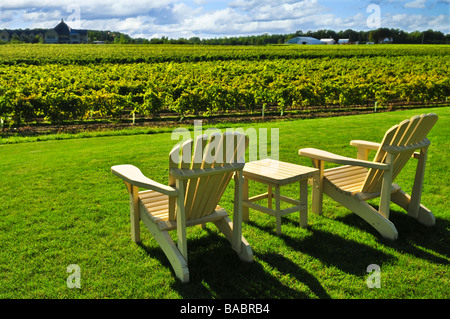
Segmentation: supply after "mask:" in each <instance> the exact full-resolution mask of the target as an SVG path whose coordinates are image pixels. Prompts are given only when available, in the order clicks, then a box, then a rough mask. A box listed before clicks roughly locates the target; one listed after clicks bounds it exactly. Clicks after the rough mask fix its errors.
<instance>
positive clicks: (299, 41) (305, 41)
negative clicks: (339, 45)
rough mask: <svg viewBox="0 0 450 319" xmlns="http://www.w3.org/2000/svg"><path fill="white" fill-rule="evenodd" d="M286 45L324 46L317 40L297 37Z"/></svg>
mask: <svg viewBox="0 0 450 319" xmlns="http://www.w3.org/2000/svg"><path fill="white" fill-rule="evenodd" d="M286 44H323V43H322V42H321V41H320V40H318V39H316V38H311V37H295V38H292V39H290V40H289V41H287V42H286Z"/></svg>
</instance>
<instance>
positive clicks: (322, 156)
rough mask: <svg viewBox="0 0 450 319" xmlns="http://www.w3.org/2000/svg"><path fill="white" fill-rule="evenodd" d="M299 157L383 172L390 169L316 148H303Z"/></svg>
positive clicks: (383, 165) (381, 164) (387, 165)
mask: <svg viewBox="0 0 450 319" xmlns="http://www.w3.org/2000/svg"><path fill="white" fill-rule="evenodd" d="M298 155H300V156H305V157H309V158H311V159H316V160H321V161H326V162H330V163H335V164H342V165H353V166H361V167H367V168H374V169H382V170H387V169H389V168H390V165H389V164H384V163H377V162H369V161H363V160H359V159H354V158H350V157H345V156H341V155H336V154H333V153H330V152H326V151H322V150H318V149H315V148H302V149H300V150H299V151H298Z"/></svg>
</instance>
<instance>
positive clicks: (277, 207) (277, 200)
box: [275, 185, 281, 234]
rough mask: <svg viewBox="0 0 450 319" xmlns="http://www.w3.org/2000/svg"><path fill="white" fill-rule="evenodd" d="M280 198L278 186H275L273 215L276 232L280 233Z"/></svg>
mask: <svg viewBox="0 0 450 319" xmlns="http://www.w3.org/2000/svg"><path fill="white" fill-rule="evenodd" d="M280 202H281V199H280V186H279V185H277V186H275V217H276V221H277V234H281V203H280Z"/></svg>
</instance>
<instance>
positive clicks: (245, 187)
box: [234, 174, 250, 222]
mask: <svg viewBox="0 0 450 319" xmlns="http://www.w3.org/2000/svg"><path fill="white" fill-rule="evenodd" d="M234 178H235V181H236V174H235V175H234ZM242 198H243V201H245V202H248V179H247V178H244V183H243V187H242ZM242 220H243V221H244V222H248V221H249V220H250V216H249V208H248V207H247V206H244V207H242Z"/></svg>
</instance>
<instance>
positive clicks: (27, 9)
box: [0, 0, 450, 38]
mask: <svg viewBox="0 0 450 319" xmlns="http://www.w3.org/2000/svg"><path fill="white" fill-rule="evenodd" d="M449 16H450V0H406V1H403V0H372V1H370V0H362V1H340V0H337V1H331V0H301V1H297V0H277V1H273V0H213V1H208V0H151V1H149V0H127V1H125V0H114V1H112V0H38V1H36V0H0V29H3V28H9V29H13V28H22V29H25V28H30V29H32V28H52V27H54V26H55V25H56V24H57V23H59V21H61V19H64V20H65V21H66V22H67V23H68V24H69V25H70V26H71V27H73V28H83V29H93V30H113V31H120V32H124V33H127V34H129V35H131V36H133V37H144V38H153V37H161V36H167V37H169V38H180V37H185V38H189V37H193V36H198V37H201V38H216V37H224V36H226V37H230V36H241V35H253V34H263V33H269V34H286V33H294V32H295V31H297V30H303V31H308V30H318V29H331V30H336V31H339V30H346V29H353V30H370V29H374V28H377V27H383V28H396V29H397V28H398V29H402V30H405V31H408V32H411V31H415V30H419V31H423V30H427V29H433V30H438V31H442V32H444V33H446V34H447V33H450V20H449V19H450V18H449Z"/></svg>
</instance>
